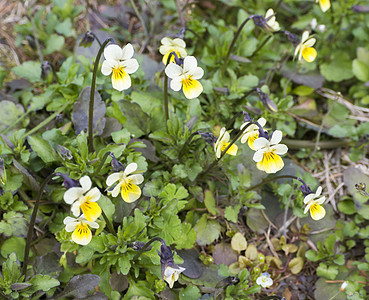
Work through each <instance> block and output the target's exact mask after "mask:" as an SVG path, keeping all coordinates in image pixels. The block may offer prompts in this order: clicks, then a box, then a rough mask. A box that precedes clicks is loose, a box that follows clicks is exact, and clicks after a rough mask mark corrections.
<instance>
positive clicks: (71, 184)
mask: <svg viewBox="0 0 369 300" xmlns="http://www.w3.org/2000/svg"><path fill="white" fill-rule="evenodd" d="M56 175H57V176H60V177H62V178H63V179H64V187H65V188H66V189H67V190H69V189H70V188H72V187H77V186H80V185H79V181H78V180H75V179H72V178H70V177H69V176H68V175H66V174H63V173H60V172H58V173H56Z"/></svg>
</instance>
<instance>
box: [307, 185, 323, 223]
mask: <svg viewBox="0 0 369 300" xmlns="http://www.w3.org/2000/svg"><path fill="white" fill-rule="evenodd" d="M321 193H322V187H321V186H320V187H318V188H317V190H316V192H315V193H311V194H309V195H307V196H306V197H305V199H304V203H305V204H306V207H305V211H304V213H305V214H306V213H307V212H308V210H310V216H311V218H312V219H313V220H316V221H318V220H320V219H323V218H324V216H325V209H324V207H323V206H322V204H323V203H324V201H325V196H320V195H321Z"/></svg>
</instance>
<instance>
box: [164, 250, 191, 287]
mask: <svg viewBox="0 0 369 300" xmlns="http://www.w3.org/2000/svg"><path fill="white" fill-rule="evenodd" d="M160 250H161V252H160V251H158V254H159V256H160V263H161V276H162V278H163V279H164V280H165V281H166V282H168V285H169V287H170V288H172V287H173V285H174V282H176V281H177V280H178V278H179V274H181V273H182V272H183V271H184V270H186V269H185V268H182V267H180V266H178V265H176V264H175V263H174V260H173V256H174V252H172V250H171V249H170V247H169V246H167V245H161V247H160Z"/></svg>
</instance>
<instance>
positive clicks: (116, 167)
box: [109, 152, 124, 172]
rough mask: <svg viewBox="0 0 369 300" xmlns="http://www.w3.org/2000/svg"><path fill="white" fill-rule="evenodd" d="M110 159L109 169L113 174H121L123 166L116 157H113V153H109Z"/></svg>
mask: <svg viewBox="0 0 369 300" xmlns="http://www.w3.org/2000/svg"><path fill="white" fill-rule="evenodd" d="M109 155H110V157H111V163H110V164H111V168H112V169H113V171H114V172H121V171H124V166H123V165H122V163H121V162H119V161H118V160H117V159H116V157H115V156H114V154H113V153H111V152H110V153H109Z"/></svg>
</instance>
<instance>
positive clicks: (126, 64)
mask: <svg viewBox="0 0 369 300" xmlns="http://www.w3.org/2000/svg"><path fill="white" fill-rule="evenodd" d="M121 64H122V66H123V68H124V71H126V72H127V73H128V74H132V73H134V72H136V71H137V69H138V67H139V64H138V61H137V59H135V58H131V59H127V60H125V61H123V62H122V63H121Z"/></svg>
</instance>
